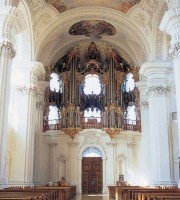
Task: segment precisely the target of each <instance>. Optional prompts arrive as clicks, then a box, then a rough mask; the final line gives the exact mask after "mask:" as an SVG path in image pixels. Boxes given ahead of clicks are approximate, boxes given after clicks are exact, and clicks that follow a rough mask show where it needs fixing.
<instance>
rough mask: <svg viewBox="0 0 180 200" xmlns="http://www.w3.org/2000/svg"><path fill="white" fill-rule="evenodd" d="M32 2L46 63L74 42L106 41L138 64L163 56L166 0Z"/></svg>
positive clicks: (36, 40)
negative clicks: (162, 24) (163, 17)
mask: <svg viewBox="0 0 180 200" xmlns="http://www.w3.org/2000/svg"><path fill="white" fill-rule="evenodd" d="M27 2H28V7H29V9H30V12H31V15H32V24H33V32H34V46H35V57H36V58H37V60H39V61H40V62H42V63H43V64H44V65H54V64H55V63H56V62H57V61H58V60H59V59H60V58H61V57H63V56H65V55H66V54H67V53H68V52H69V50H70V49H72V48H73V47H74V46H77V45H79V46H80V47H84V45H88V44H89V43H91V42H95V43H97V47H98V48H101V49H102V48H103V46H106V45H108V46H110V47H112V48H113V49H116V52H118V53H119V55H120V56H121V57H123V58H124V59H125V60H126V61H127V62H128V63H131V64H133V65H135V66H138V67H140V66H141V65H142V63H144V62H145V61H150V60H151V61H152V60H155V59H156V57H157V55H156V53H157V52H160V53H158V54H160V57H162V53H161V50H160V49H161V48H162V46H163V45H162V43H163V34H162V33H161V32H160V31H159V28H158V27H159V24H160V21H161V19H162V16H163V15H164V12H165V11H166V10H167V5H166V2H165V0H141V1H140V0H113V1H110V0H91V1H89V0H84V1H81V0H64V1H63V0H32V1H31V0H27ZM164 38H165V37H164ZM165 39H166V38H165ZM157 45H158V46H157ZM158 56H159V55H158ZM160 59H161V58H160Z"/></svg>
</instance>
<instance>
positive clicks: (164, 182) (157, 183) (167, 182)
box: [153, 181, 177, 186]
mask: <svg viewBox="0 0 180 200" xmlns="http://www.w3.org/2000/svg"><path fill="white" fill-rule="evenodd" d="M153 185H154V186H177V183H176V182H175V181H157V182H154V183H153Z"/></svg>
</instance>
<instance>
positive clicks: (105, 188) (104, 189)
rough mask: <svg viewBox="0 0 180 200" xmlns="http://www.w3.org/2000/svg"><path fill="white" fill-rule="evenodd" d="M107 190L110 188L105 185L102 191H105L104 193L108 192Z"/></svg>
mask: <svg viewBox="0 0 180 200" xmlns="http://www.w3.org/2000/svg"><path fill="white" fill-rule="evenodd" d="M107 191H108V190H107V187H106V186H103V190H102V193H103V194H107Z"/></svg>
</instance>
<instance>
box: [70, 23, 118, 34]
mask: <svg viewBox="0 0 180 200" xmlns="http://www.w3.org/2000/svg"><path fill="white" fill-rule="evenodd" d="M69 34H70V35H85V36H87V37H91V38H101V37H102V36H103V35H106V36H112V35H115V34H116V29H115V28H114V26H113V25H111V24H109V23H107V22H105V21H101V20H83V21H80V22H77V23H75V24H74V25H72V26H71V27H70V29H69Z"/></svg>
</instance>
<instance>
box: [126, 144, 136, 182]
mask: <svg viewBox="0 0 180 200" xmlns="http://www.w3.org/2000/svg"><path fill="white" fill-rule="evenodd" d="M135 145H136V143H135V141H129V142H128V143H127V150H128V151H127V156H128V158H127V160H128V170H127V171H128V173H127V180H128V183H130V184H134V183H135V182H134V181H135V180H134V178H135V177H134V175H135V174H134V173H135V172H134V147H135Z"/></svg>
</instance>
